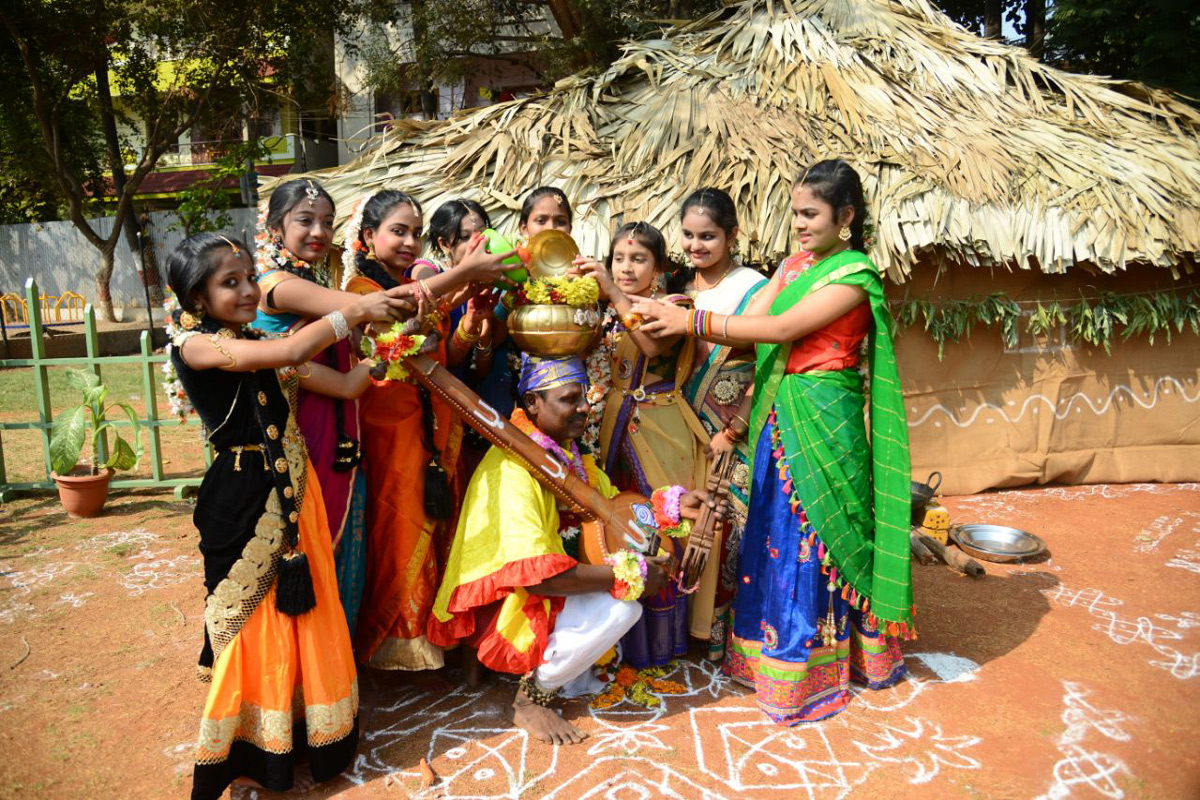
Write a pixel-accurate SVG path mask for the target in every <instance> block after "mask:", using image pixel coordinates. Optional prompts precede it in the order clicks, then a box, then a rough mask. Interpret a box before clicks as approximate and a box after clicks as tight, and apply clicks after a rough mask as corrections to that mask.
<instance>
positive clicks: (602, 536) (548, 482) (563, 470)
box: [405, 355, 711, 564]
mask: <svg viewBox="0 0 1200 800" xmlns="http://www.w3.org/2000/svg"><path fill="white" fill-rule="evenodd" d="M405 363H406V365H407V366H408V368H409V372H410V374H411V375H412V376H413V377H414V378H416V380H418V381H420V382H421V384H422V385H423V386H425V387H426V388H427V389H429V391H431V392H433V393H434V394H436V395H437V396H438V397H440V398H441V399H442V400H444V401H446V402H447V403H448V404H449V405H450V407H451V408H452V409H454V412H455V413H456V414H458V416H460V417H461V418H462V420H463V421H464V422H465V423H467V424H468V425H470V426H471V427H472V428H474V429H475V430H477V431H479V433H480V434H481V435H483V437H484V438H486V439H487V440H488V441H489V442H491V443H492V444H494V445H496V446H497V447H499V448H500V449H502V450H504V452H506V453H508V454H509V455H510V456H512V457H514V458H515V459H517V461H518V462H520V463H521V465H522V466H524V467H525V468H526V469H527V470H529V473H530V474H531V475H533V477H534V478H536V479H537V480H538V482H539V483H541V484H542V485H543V486H545V487H546V488H547V489H549V490H550V491H551V492H553V493H554V495H555V497H557V498H558V499H559V500H560V501H562V503H563V505H565V506H566V507H567V508H569V509H571V510H572V511H574V512H575V513H577V514H579V515H580V517H581V518H582V525H581V527H582V532H581V533H580V544H579V560H580V561H582V562H583V563H585V564H603V563H604V557H605V556H606V555H608V554H610V553H613V552H616V551H618V550H626V549H627V550H636V551H638V552H640V553H645V554H647V555H654V554H656V553H657V552H658V544H659V535H658V525H657V524H656V523H655V520H654V510H653V508H651V506H650V501H649V500H647V499H646V498H645V497H643V496H642V495H640V494H638V493H637V492H621V493H620V494H618V495H617V496H616V497H613V498H608V497H605V496H604V495H602V494H601V493H600V492H598V491H596V490H595V489H594V488H592V487H591V486H589V485H588V484H587V483H586V482H584V481H582V480H580V479H579V476H578V475H576V474H575V472H574V471H573V470H571V469H569V468H568V467H567V465H566V464H563V463H562V462H560V461H558V460H557V459H555V458H552V457H551V456H550V454H549V453H547V452H546V451H545V450H544V449H542V448H541V447H540V446H539V445H538V444H537V443H536V442H534V441H533V440H532V439H530V438H529V437H528V436H526V435H525V434H524V433H523V432H521V431H520V430H519V429H518V428H517V427H516V426H515V425H513V424H512V423H511V422H509V421H508V420H507V419H505V418H504V416H503V415H502V414H501V413H500V412H498V411H496V409H494V408H492V407H491V406H489V405H488V404H487V403H485V402H484V401H483V400H482V398H480V397H479V395H477V394H476V393H475V392H473V391H471V389H469V388H468V387H467V386H466V385H465V384H464V383H463V382H462V381H460V380H459V379H458V378H456V377H454V376H453V375H452V374H450V372H449V371H448V370H447V369H446V368H445V367H443V366H442V365H441V364H439V363H437V362H436V361H434V360H433V359H432V358H430V357H429V356H423V355H418V356H409V357H408V358H406V359H405ZM710 540H711V537H710Z"/></svg>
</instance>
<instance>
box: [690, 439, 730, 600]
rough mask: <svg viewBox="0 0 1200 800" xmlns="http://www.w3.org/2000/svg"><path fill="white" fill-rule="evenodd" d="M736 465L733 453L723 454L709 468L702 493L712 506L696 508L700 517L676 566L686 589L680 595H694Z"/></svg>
mask: <svg viewBox="0 0 1200 800" xmlns="http://www.w3.org/2000/svg"><path fill="white" fill-rule="evenodd" d="M737 464H738V460H737V456H735V455H734V451H733V450H727V451H725V452H722V453H718V454H717V455H716V457H715V458H714V459H713V461H712V464H711V465H710V466H709V470H708V477H707V478H705V481H704V491H706V492H708V496H709V497H710V498H711V499H712V500H714V501H715V502H714V503H712V504H711V505H710V504H709V503H705V504H703V505H701V506H700V514H699V516H697V517H696V521H695V523H694V524H693V525H692V532H691V533H690V534H689V535H688V543H687V549H685V550H684V552H683V562H682V564H681V565H680V569H681V573H680V582H681V585H682V586H683V587H687V588H684V591H687V592H690V591H694V590H695V589H696V588H697V587H698V586H699V585H700V576H701V575H703V574H704V565H705V564H707V563H708V556H709V554H710V553H711V552H712V546H713V540H714V538H715V537H716V530H717V525H719V524H720V523H721V520H722V515H721V513H720V512H719V511H718V508H719V507H720V504H721V501H722V500H724V499H725V498H726V497H728V495H729V486H730V484H731V482H732V481H733V470H734V468H736V467H737Z"/></svg>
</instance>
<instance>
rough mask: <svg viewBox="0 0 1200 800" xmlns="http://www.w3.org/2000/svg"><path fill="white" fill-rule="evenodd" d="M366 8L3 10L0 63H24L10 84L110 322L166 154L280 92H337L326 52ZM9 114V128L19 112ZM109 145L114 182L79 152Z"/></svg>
mask: <svg viewBox="0 0 1200 800" xmlns="http://www.w3.org/2000/svg"><path fill="white" fill-rule="evenodd" d="M360 8H361V7H360V4H359V3H357V2H356V3H332V4H327V5H325V6H322V7H321V8H320V9H319V11H318V10H317V9H314V8H313V7H312V5H311V4H309V3H300V2H296V0H267V1H266V2H255V3H227V2H216V1H215V0H187V1H186V2H185V1H184V0H158V2H154V3H131V2H127V0H88V1H87V2H84V0H55V1H54V2H44V0H9V1H8V2H5V3H3V4H0V25H2V26H3V28H4V32H5V36H3V38H0V51H2V52H0V63H5V64H15V65H17V66H18V67H19V69H18V70H15V71H13V72H12V73H10V74H11V75H12V79H11V82H12V84H13V85H11V86H8V87H5V88H4V89H3V91H4V92H5V93H7V94H8V95H9V96H14V95H16V96H21V95H24V96H25V97H26V98H27V102H26V105H25V107H26V108H28V109H29V111H30V116H31V117H32V120H33V123H34V131H35V135H34V136H33V137H31V141H34V142H36V143H37V146H38V147H39V148H40V150H41V151H42V152H43V153H44V154H45V155H44V158H41V157H40V154H39V158H40V163H41V165H42V169H44V170H45V173H46V175H48V176H49V178H50V180H49V181H46V182H45V183H43V184H41V186H42V187H43V189H44V190H45V191H47V192H49V191H51V190H52V192H53V195H54V196H55V202H56V203H57V204H59V205H61V206H63V207H64V209H65V211H66V216H67V218H68V219H70V220H71V221H72V222H73V223H74V225H75V227H76V228H77V229H78V230H79V231H80V232H81V233H82V234H83V236H84V237H85V238H86V239H87V241H88V242H89V243H91V244H92V246H94V247H95V248H96V250H97V251H98V253H99V256H100V258H99V261H100V264H99V266H98V267H97V268H96V270H95V279H96V290H97V297H98V305H99V308H100V312H101V314H102V315H103V317H104V318H105V319H109V320H111V319H113V318H114V316H113V306H112V295H111V292H110V290H109V282H110V279H111V277H112V271H113V264H114V254H115V251H116V247H117V245H118V242H119V240H120V238H121V234H122V231H124V232H125V233H126V235H127V238H128V240H129V242H130V245H131V247H132V246H135V245H134V242H135V241H136V239H135V236H134V234H136V229H135V228H136V225H137V213H136V208H135V201H134V198H135V195H136V193H137V191H138V188H139V187H140V186H141V185H142V182H143V180H144V179H145V178H146V176H147V175H149V174H150V173H151V172H152V171H153V170H154V169H155V167H156V166H157V165H158V163H159V160H160V159H161V158H162V156H163V155H164V154H165V153H167V152H168V151H169V150H171V149H172V148H174V147H176V146H177V145H178V142H179V139H180V137H181V136H183V135H184V134H186V133H187V132H188V131H189V130H190V129H191V128H192V127H193V126H194V125H196V123H197V122H198V121H200V120H202V119H206V118H207V119H212V120H244V119H248V118H250V117H252V116H254V112H255V109H256V108H257V106H258V104H259V102H260V99H261V98H264V97H266V96H268V95H272V96H274V95H286V94H287V93H288V92H290V91H291V90H292V89H293V87H296V86H302V85H305V84H306V83H307V84H316V85H325V86H328V83H329V81H328V78H327V77H326V76H327V70H323V68H322V67H321V65H320V63H319V62H318V59H317V58H316V56H317V55H318V54H319V55H321V57H323V58H327V57H328V52H329V50H328V46H327V42H328V40H329V37H330V35H331V34H332V33H333V32H334V31H335V30H339V29H344V28H346V27H347V26H348V25H349V23H350V22H351V21H352V20H354V19H355V18H356V16H357V14H358V13H359V11H360ZM6 105H7V103H6ZM0 122H3V123H4V124H6V125H7V124H8V116H7V115H6V116H5V117H0ZM10 135H11V133H10V131H6V133H5V134H4V136H5V138H7V137H9V136H10ZM97 142H98V143H99V146H100V147H101V149H102V151H103V153H104V158H105V162H106V163H105V166H106V167H107V172H108V173H109V174H108V176H105V177H104V178H103V179H99V177H98V176H97V175H96V174H95V171H94V170H92V169H90V168H89V164H88V160H87V159H86V158H80V154H81V153H84V152H88V150H87V148H91V150H92V151H94V150H95V148H96V146H97ZM103 198H109V200H108V202H107V203H103V202H101V201H102V199H103ZM98 211H107V212H110V213H111V215H112V216H113V217H114V219H113V226H112V230H111V232H110V233H108V234H106V235H105V234H102V233H101V232H99V231H98V230H97V229H96V228H94V227H93V226H92V224H91V223H90V222H89V221H88V216H89V215H93V214H95V213H97V212H98Z"/></svg>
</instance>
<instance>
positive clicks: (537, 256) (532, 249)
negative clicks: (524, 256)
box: [527, 229, 579, 278]
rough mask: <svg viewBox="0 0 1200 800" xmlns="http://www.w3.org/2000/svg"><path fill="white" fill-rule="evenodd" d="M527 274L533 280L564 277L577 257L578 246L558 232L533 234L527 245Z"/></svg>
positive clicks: (546, 231) (568, 236)
mask: <svg viewBox="0 0 1200 800" xmlns="http://www.w3.org/2000/svg"><path fill="white" fill-rule="evenodd" d="M527 247H528V248H529V272H530V273H531V274H532V275H533V277H535V278H557V277H561V276H563V275H566V274H567V273H568V272H569V271H570V270H571V267H572V266H573V265H574V261H575V257H576V256H578V255H579V245H577V244H575V240H574V239H572V238H571V236H570V234H567V233H563V232H562V231H559V230H553V229H551V230H545V231H541V232H539V233H535V234H534V235H533V237H532V238H530V240H529V244H528V245H527Z"/></svg>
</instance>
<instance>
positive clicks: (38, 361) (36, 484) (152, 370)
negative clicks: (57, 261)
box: [0, 278, 212, 500]
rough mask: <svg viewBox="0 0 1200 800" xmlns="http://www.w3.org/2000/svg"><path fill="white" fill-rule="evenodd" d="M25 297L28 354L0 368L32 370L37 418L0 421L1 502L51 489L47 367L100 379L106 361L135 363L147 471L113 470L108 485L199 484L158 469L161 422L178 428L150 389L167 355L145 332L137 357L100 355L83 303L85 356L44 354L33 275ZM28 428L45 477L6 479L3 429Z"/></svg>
mask: <svg viewBox="0 0 1200 800" xmlns="http://www.w3.org/2000/svg"><path fill="white" fill-rule="evenodd" d="M25 299H26V302H27V303H28V308H29V342H30V355H31V356H32V357H31V358H9V359H0V369H6V368H9V367H32V368H33V382H34V401H35V405H36V407H37V414H38V418H37V420H36V421H33V422H0V500H7V499H9V498H11V497H13V496H14V495H16V494H18V493H22V492H31V491H44V490H49V489H55V488H56V486H55V484H54V481H53V479H52V478H51V476H50V432H51V430H52V429H53V427H54V418H53V413H52V411H51V409H52V406H51V404H50V378H49V370H50V369H51V368H52V367H84V368H86V369H88V370H90V371H91V372H92V373H94V374H95V375H96V377H98V378H101V379H103V376H102V375H101V369H102V368H103V367H104V366H105V365H108V364H137V365H139V366H140V372H141V379H142V380H141V383H142V392H143V394H144V395H145V398H146V413H145V415H144V418H142V419H140V420H139V423H140V424H141V426H142V432H141V434H140V435H142V436H145V437H146V441H145V446H144V447H143V449H142V456H143V458H149V464H150V473H151V475H150V477H149V478H121V477H120V475H121V473H119V472H118V473H117V474H116V475H114V476H113V480H112V482H111V483H110V484H109V486H111V487H112V488H114V489H121V488H145V487H154V488H158V487H162V488H165V487H171V488H174V490H175V495H176V496H177V497H182V496H183V494H184V492H186V491H187V490H188V489H189V488H193V487H195V486H198V485H199V484H200V479H201V477H202V475H200V474H197V475H196V476H194V477H188V478H168V477H166V473H165V472H164V470H163V460H162V438H161V435H160V433H159V429H160V428H162V427H163V426H166V425H171V426H176V427H177V426H178V425H179V420H178V419H177V418H175V417H174V416H169V417H168V418H167V419H162V418H160V417H159V414H158V397H157V395H156V393H155V386H156V384H157V383H158V381H159V380H160V377H161V374H162V373H161V365H162V364H163V362H165V361H166V360H167V357H166V355H165V354H162V353H158V354H156V353H155V352H154V348H153V345H152V343H151V340H150V332H149V331H142V334H141V340H140V346H139V351H138V353H137V355H132V356H100V355H99V352H100V347H99V336H98V334H97V331H96V313H95V311H94V310H93V309H92V307H91V305H88V306H87V308H85V309H84V324H83V337H84V343H85V346H86V349H87V355H86V356H76V357H70V358H47V357H46V343H45V340H44V339H43V332H44V329H43V326H42V312H41V302H40V293H39V291H38V287H37V283H36V282H35V281H34V280H33V279H32V278H30V279H29V280H27V281H25ZM109 422H111V423H112V424H113V425H116V426H124V427H132V423H130V422H129V420H128V419H124V418H121V419H115V418H114V419H110V420H109ZM187 424H189V425H192V426H196V425H199V424H200V422H199V420H198V419H196V418H195V417H192V418H189V419H188V420H187ZM31 429H32V430H37V431H39V433H40V435H39V439H40V440H41V446H42V448H41V449H42V460H43V462H44V467H45V470H44V475H45V479H44V480H41V481H32V482H24V483H9V482H8V472H7V469H6V466H5V462H4V438H3V437H4V432H5V431H12V430H31ZM197 446H198V447H200V446H201V445H200V444H199V442H197ZM107 450H108V448H107V442H106V441H104V440H102V441H101V442H100V452H99V453H98V454H97V455H98V457H99V459H101V460H103V459H105V458H107V456H108V452H107ZM203 450H204V460H205V463H206V464H207V463H211V457H212V455H211V453H210V452H209V449H208V448H207V447H203Z"/></svg>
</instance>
